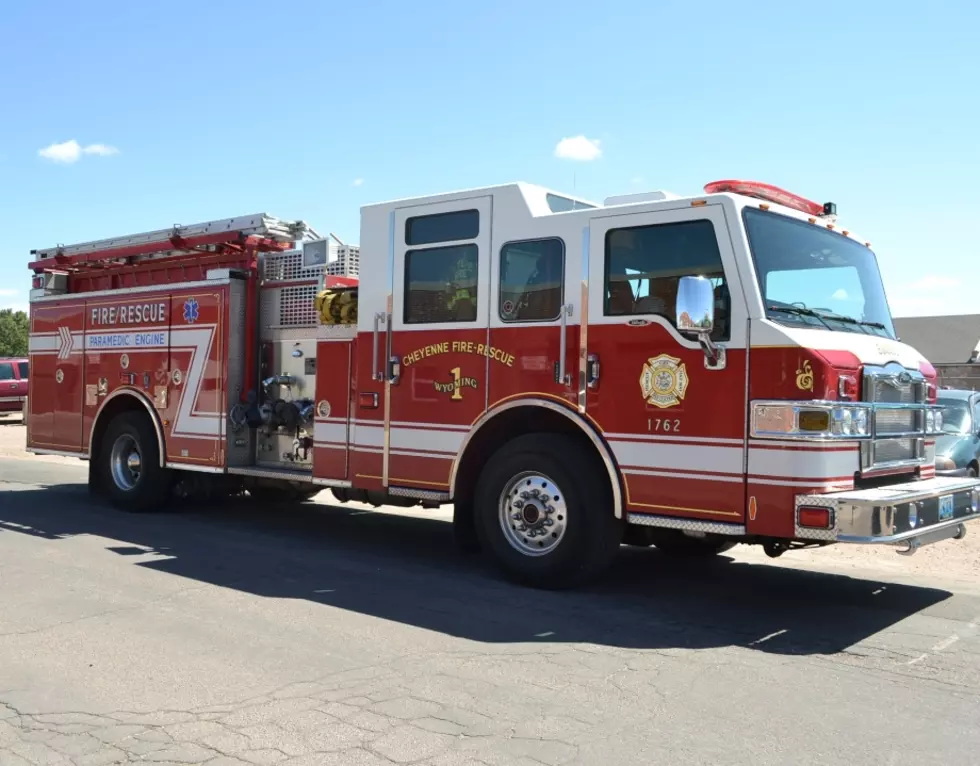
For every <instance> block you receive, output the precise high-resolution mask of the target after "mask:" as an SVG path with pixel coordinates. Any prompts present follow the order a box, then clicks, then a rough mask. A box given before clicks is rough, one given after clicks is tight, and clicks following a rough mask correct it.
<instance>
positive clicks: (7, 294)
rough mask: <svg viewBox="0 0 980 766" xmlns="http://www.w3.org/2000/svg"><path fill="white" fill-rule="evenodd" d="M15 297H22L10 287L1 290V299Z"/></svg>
mask: <svg viewBox="0 0 980 766" xmlns="http://www.w3.org/2000/svg"><path fill="white" fill-rule="evenodd" d="M15 295H20V291H19V290H12V289H11V288H9V287H4V288H2V289H0V298H13V297H14V296H15Z"/></svg>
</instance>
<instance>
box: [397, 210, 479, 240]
mask: <svg viewBox="0 0 980 766" xmlns="http://www.w3.org/2000/svg"><path fill="white" fill-rule="evenodd" d="M479 234H480V211H479V210H454V211H453V212H451V213H437V214H435V215H420V216H416V217H415V218H409V219H408V220H407V221H405V244H406V245H410V246H413V247H414V246H417V245H432V244H435V243H437V242H458V241H459V240H461V239H476V238H477V236H478V235H479Z"/></svg>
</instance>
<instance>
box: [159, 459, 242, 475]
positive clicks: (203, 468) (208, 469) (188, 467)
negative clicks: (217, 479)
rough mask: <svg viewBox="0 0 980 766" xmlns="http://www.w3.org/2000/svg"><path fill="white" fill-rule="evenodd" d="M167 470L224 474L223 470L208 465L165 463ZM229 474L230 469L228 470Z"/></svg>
mask: <svg viewBox="0 0 980 766" xmlns="http://www.w3.org/2000/svg"><path fill="white" fill-rule="evenodd" d="M167 468H172V469H174V470H176V471H195V472H196V473H224V472H225V469H224V468H214V467H213V466H209V465H194V464H193V463H173V462H169V461H168V462H167ZM229 472H230V469H229Z"/></svg>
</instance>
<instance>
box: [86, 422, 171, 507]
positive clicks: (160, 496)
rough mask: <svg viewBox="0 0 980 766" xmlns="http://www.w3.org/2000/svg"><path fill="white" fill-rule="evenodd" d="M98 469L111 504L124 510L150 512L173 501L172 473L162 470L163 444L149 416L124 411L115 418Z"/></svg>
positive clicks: (104, 443)
mask: <svg viewBox="0 0 980 766" xmlns="http://www.w3.org/2000/svg"><path fill="white" fill-rule="evenodd" d="M98 469H99V472H100V474H101V476H100V479H101V481H100V483H101V485H102V488H103V490H104V492H105V494H106V495H107V497H108V498H109V502H110V503H112V505H114V506H115V507H116V508H119V509H120V510H123V511H129V512H130V513H150V512H153V511H159V510H161V509H162V508H164V507H165V506H166V505H167V503H168V502H169V501H170V492H171V489H172V484H171V473H170V471H168V470H167V469H166V468H161V467H160V445H159V443H158V442H157V437H156V432H155V431H154V430H153V427H152V426H151V424H150V423H149V421H148V419H147V417H146V416H145V415H142V414H140V413H138V412H123V413H121V414H119V415H117V416H116V417H115V418H113V420H112V422H111V423H109V427H108V429H107V430H106V433H105V436H104V437H103V439H102V448H101V450H100V455H99V466H98Z"/></svg>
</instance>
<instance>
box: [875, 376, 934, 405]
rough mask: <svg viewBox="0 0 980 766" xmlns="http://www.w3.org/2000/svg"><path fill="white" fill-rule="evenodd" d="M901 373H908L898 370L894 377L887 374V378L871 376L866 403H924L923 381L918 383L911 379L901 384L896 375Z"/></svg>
mask: <svg viewBox="0 0 980 766" xmlns="http://www.w3.org/2000/svg"><path fill="white" fill-rule="evenodd" d="M901 372H910V371H909V370H900V371H899V372H898V373H897V374H895V377H893V375H892V374H889V375H888V376H887V377H881V376H880V375H874V374H872V375H871V383H872V385H871V386H869V394H870V396H869V398H868V401H871V402H882V403H883V404H915V403H916V402H924V401H925V400H926V392H925V381H919V380H916V379H914V378H913V379H912V380H911V381H909V382H908V383H903V382H901V381H900V380H898V379H897V375H900V374H901ZM910 374H911V373H910Z"/></svg>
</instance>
